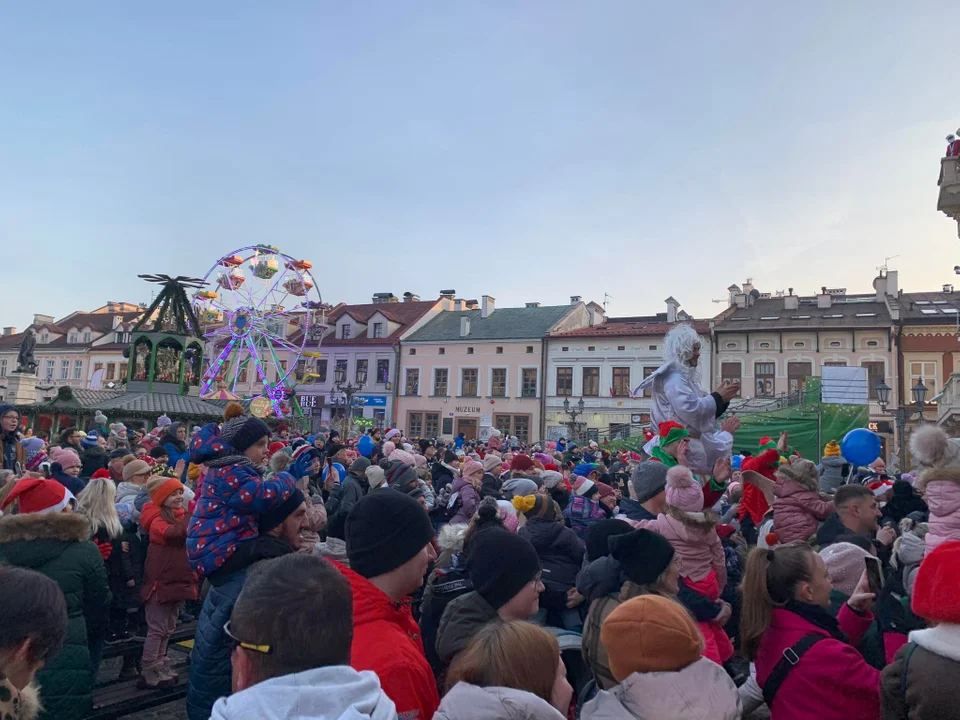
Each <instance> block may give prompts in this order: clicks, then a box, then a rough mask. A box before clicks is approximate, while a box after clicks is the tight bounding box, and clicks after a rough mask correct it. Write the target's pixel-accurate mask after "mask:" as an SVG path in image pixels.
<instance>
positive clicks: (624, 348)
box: [617, 345, 627, 350]
mask: <svg viewBox="0 0 960 720" xmlns="http://www.w3.org/2000/svg"><path fill="white" fill-rule="evenodd" d="M626 349H627V346H626V345H617V350H626Z"/></svg>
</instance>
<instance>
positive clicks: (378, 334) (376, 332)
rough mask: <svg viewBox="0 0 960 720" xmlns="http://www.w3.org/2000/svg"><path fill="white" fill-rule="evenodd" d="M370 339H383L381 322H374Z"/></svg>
mask: <svg viewBox="0 0 960 720" xmlns="http://www.w3.org/2000/svg"><path fill="white" fill-rule="evenodd" d="M372 337H375V338H382V337H383V323H382V322H375V323H374V324H373V334H372Z"/></svg>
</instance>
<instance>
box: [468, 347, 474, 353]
mask: <svg viewBox="0 0 960 720" xmlns="http://www.w3.org/2000/svg"><path fill="white" fill-rule="evenodd" d="M467 355H473V348H472V347H468V348H467Z"/></svg>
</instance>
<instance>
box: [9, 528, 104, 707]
mask: <svg viewBox="0 0 960 720" xmlns="http://www.w3.org/2000/svg"><path fill="white" fill-rule="evenodd" d="M0 564H9V565H15V566H17V567H23V568H28V569H30V570H36V571H37V572H40V573H43V574H44V575H46V576H47V577H49V578H51V579H52V580H55V581H56V583H57V584H58V585H59V586H60V589H61V590H62V591H63V594H64V596H65V597H66V600H67V616H68V621H67V633H66V636H65V638H64V643H63V648H62V649H61V650H60V652H59V653H57V655H56V656H55V657H53V658H51V659H49V660H47V662H46V664H45V665H44V667H43V669H42V670H40V672H38V673H37V684H38V685H39V686H40V688H41V690H40V701H41V703H42V704H43V707H44V709H43V712H42V713H41V715H40V717H41V718H45V719H48V720H80V718H83V717H84V716H85V715H86V714H87V713H88V712H89V711H90V709H91V707H92V704H93V700H92V696H91V693H92V690H93V687H92V682H91V678H90V652H89V650H88V649H87V623H88V621H90V622H93V623H94V624H98V623H100V622H102V617H103V615H104V614H105V613H106V612H107V610H108V608H109V607H110V589H109V587H108V584H107V571H106V569H105V568H104V566H103V558H102V557H101V556H100V551H99V550H97V546H96V545H94V544H93V543H92V542H91V541H90V522H89V521H88V520H87V518H86V517H84V516H83V515H79V514H72V513H47V514H43V515H37V514H34V513H29V514H25V515H4V516H3V517H0Z"/></svg>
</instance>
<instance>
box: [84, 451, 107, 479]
mask: <svg viewBox="0 0 960 720" xmlns="http://www.w3.org/2000/svg"><path fill="white" fill-rule="evenodd" d="M80 460H81V462H82V463H83V464H82V465H81V466H80V476H81V477H85V478H90V477H92V476H93V474H94V473H95V472H96V471H97V470H106V469H107V465H109V464H110V456H109V455H107V453H106V451H105V450H103V449H102V448H100V447H98V446H97V445H94V446H93V447H92V448H88V449H86V450H84V451H83V456H82V457H81V458H80Z"/></svg>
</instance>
